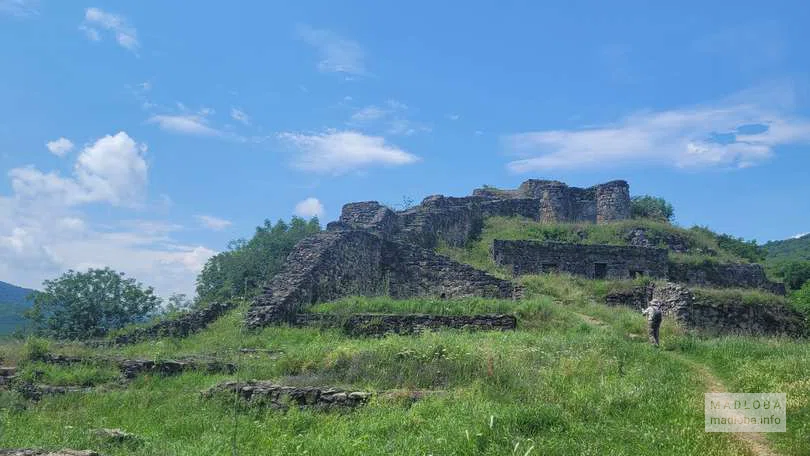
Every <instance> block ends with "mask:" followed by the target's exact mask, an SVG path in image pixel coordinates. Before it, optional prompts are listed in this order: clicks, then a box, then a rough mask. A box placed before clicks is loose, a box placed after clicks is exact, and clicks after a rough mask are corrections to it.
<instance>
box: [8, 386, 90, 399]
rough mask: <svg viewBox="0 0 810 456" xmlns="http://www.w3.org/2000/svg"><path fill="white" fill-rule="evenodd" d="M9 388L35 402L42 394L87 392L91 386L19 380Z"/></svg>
mask: <svg viewBox="0 0 810 456" xmlns="http://www.w3.org/2000/svg"><path fill="white" fill-rule="evenodd" d="M11 389H12V390H13V391H16V392H18V393H20V396H22V397H23V399H27V400H30V401H35V402H36V401H39V400H40V399H42V396H47V395H61V394H68V393H87V392H90V391H92V390H93V389H92V388H89V387H84V386H53V385H36V384H33V383H30V382H20V381H17V382H14V383H12V384H11Z"/></svg>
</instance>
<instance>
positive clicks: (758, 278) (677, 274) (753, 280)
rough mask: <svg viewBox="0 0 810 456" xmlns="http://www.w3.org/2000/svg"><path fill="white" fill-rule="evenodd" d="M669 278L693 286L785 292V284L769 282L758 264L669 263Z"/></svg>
mask: <svg viewBox="0 0 810 456" xmlns="http://www.w3.org/2000/svg"><path fill="white" fill-rule="evenodd" d="M669 280H671V281H673V282H678V283H685V284H687V285H693V286H712V287H719V288H758V289H761V290H765V291H769V292H771V293H776V294H779V295H784V294H785V284H783V283H777V282H771V281H770V280H768V277H767V276H766V275H765V269H764V268H763V267H762V266H761V265H759V264H745V263H717V262H713V261H706V262H703V263H698V264H694V263H674V262H673V263H670V265H669Z"/></svg>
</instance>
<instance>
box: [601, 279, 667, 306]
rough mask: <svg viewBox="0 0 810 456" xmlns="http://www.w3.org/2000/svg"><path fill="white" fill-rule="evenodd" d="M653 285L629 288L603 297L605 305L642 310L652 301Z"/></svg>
mask: <svg viewBox="0 0 810 456" xmlns="http://www.w3.org/2000/svg"><path fill="white" fill-rule="evenodd" d="M654 289H655V285H654V284H649V285H643V286H636V287H631V288H629V289H627V290H617V291H613V292H610V293H608V294H607V295H606V296H605V304H607V305H609V306H628V307H632V308H634V309H644V308H646V307H647V305H648V304H649V302H650V300H651V299H652V295H653V290H654Z"/></svg>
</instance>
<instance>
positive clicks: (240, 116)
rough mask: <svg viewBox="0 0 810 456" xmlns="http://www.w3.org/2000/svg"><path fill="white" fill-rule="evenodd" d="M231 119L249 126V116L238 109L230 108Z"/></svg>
mask: <svg viewBox="0 0 810 456" xmlns="http://www.w3.org/2000/svg"><path fill="white" fill-rule="evenodd" d="M231 118H232V119H233V120H235V121H237V122H242V123H243V124H245V125H250V116H248V115H247V114H246V113H245V111H242V110H241V109H239V108H231Z"/></svg>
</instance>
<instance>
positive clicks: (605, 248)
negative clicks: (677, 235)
mask: <svg viewBox="0 0 810 456" xmlns="http://www.w3.org/2000/svg"><path fill="white" fill-rule="evenodd" d="M492 256H493V259H494V260H495V263H497V264H499V265H502V266H507V267H509V268H511V270H512V272H513V274H515V275H521V274H538V273H543V272H568V273H571V274H574V275H580V276H584V277H588V278H591V279H594V278H597V279H606V278H607V279H626V278H629V277H635V276H647V277H653V278H665V277H666V275H667V251H666V249H658V248H651V247H627V246H614V245H583V244H568V243H561V242H540V241H502V240H497V239H496V240H495V241H494V242H493V245H492Z"/></svg>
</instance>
